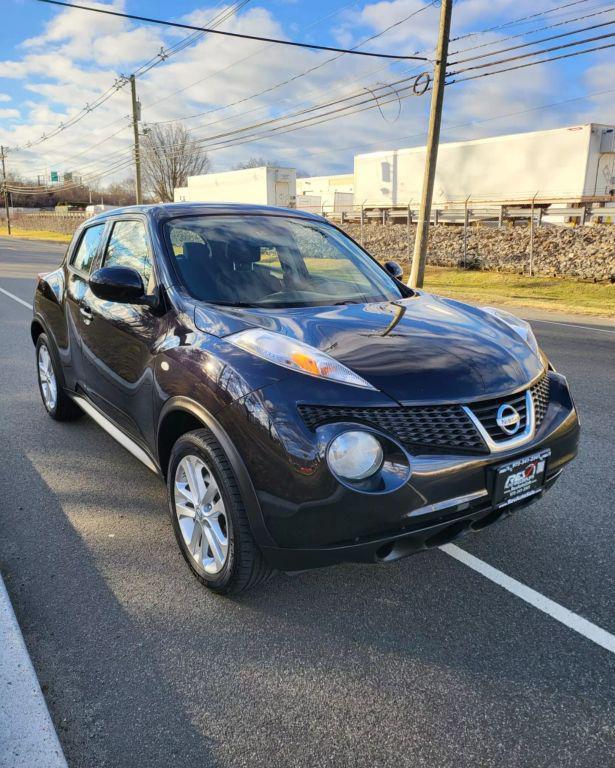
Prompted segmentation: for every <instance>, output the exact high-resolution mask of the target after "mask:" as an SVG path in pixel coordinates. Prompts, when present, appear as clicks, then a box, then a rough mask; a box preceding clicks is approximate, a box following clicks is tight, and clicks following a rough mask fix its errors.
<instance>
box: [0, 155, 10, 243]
mask: <svg viewBox="0 0 615 768" xmlns="http://www.w3.org/2000/svg"><path fill="white" fill-rule="evenodd" d="M0 158H2V189H3V191H4V208H5V210H6V230H7V232H8V234H9V235H10V234H11V208H10V206H9V193H8V190H7V188H6V167H5V165H4V147H2V146H0Z"/></svg>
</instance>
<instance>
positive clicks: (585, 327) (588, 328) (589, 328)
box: [529, 319, 615, 333]
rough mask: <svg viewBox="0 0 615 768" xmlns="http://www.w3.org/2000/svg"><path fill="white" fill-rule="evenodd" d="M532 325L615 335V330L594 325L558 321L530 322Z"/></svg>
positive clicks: (535, 320)
mask: <svg viewBox="0 0 615 768" xmlns="http://www.w3.org/2000/svg"><path fill="white" fill-rule="evenodd" d="M529 322H530V323H547V324H548V325H563V326H565V327H566V328H580V329H581V330H582V331H598V333H615V330H612V331H610V330H608V329H607V328H596V327H595V326H594V325H575V324H574V323H560V322H558V321H557V320H538V319H534V320H530V321H529Z"/></svg>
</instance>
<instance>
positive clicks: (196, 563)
mask: <svg viewBox="0 0 615 768" xmlns="http://www.w3.org/2000/svg"><path fill="white" fill-rule="evenodd" d="M167 492H168V497H169V508H170V513H171V519H172V522H173V530H174V532H175V537H176V538H177V542H178V544H179V547H180V549H181V552H182V554H183V556H184V559H185V560H186V562H187V563H188V565H189V566H190V568H191V569H192V571H193V573H194V574H195V575H196V577H197V578H198V579H199V580H200V581H201V582H202V583H203V584H204V585H205V586H206V587H208V588H209V589H211V590H213V591H214V592H218V593H221V594H230V593H238V592H242V591H243V590H245V589H249V588H250V587H253V586H255V585H256V584H258V583H260V582H261V581H264V580H265V579H266V578H268V577H269V576H270V575H271V574H272V572H273V571H272V569H271V567H270V566H269V565H268V564H267V563H266V561H265V560H264V558H263V556H262V554H261V552H260V550H259V549H258V547H257V546H256V543H255V541H254V538H253V536H252V531H251V530H250V524H249V522H248V517H247V514H246V510H245V507H244V504H243V500H242V498H241V493H240V491H239V486H238V484H237V480H236V478H235V474H234V472H233V470H232V467H231V465H230V462H229V461H228V458H227V457H226V454H225V453H224V451H223V450H222V448H221V446H220V444H219V443H218V441H217V440H216V439H215V438H214V436H213V435H212V434H211V432H209V430H207V429H197V430H194V431H193V432H188V433H187V434H185V435H183V436H182V437H180V438H179V440H178V441H177V442H176V443H175V445H174V447H173V450H172V452H171V458H170V461H169V471H168V475H167Z"/></svg>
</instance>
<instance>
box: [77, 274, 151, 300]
mask: <svg viewBox="0 0 615 768" xmlns="http://www.w3.org/2000/svg"><path fill="white" fill-rule="evenodd" d="M88 282H89V284H90V288H91V289H92V293H93V294H94V295H95V296H97V297H98V298H99V299H102V300H103V301H116V302H119V303H121V304H149V303H150V302H149V300H148V297H147V296H146V295H145V288H144V287H143V280H142V278H141V275H140V274H139V273H138V272H137V270H136V269H133V268H132V267H101V268H100V269H97V270H96V271H95V272H92V274H91V275H90V279H89V281H88Z"/></svg>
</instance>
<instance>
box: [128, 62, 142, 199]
mask: <svg viewBox="0 0 615 768" xmlns="http://www.w3.org/2000/svg"><path fill="white" fill-rule="evenodd" d="M130 93H131V96H132V130H133V134H134V142H135V200H136V203H137V205H141V203H142V202H143V195H142V192H141V152H140V150H139V120H140V119H141V104H140V103H139V101H138V99H137V85H136V82H135V76H134V75H131V76H130Z"/></svg>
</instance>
